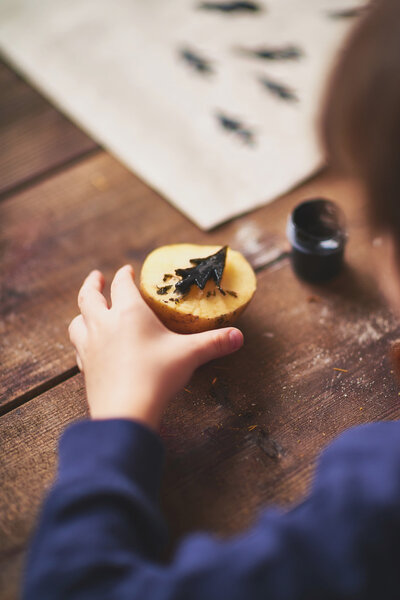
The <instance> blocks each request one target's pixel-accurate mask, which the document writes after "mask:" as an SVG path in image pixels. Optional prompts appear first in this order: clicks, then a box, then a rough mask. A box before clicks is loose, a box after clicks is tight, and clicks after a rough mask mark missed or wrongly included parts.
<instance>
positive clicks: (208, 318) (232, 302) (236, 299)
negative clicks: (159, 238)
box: [140, 244, 256, 333]
mask: <svg viewBox="0 0 400 600" xmlns="http://www.w3.org/2000/svg"><path fill="white" fill-rule="evenodd" d="M220 249H221V246H199V245H196V244H173V245H170V246H162V247H161V248H157V249H156V250H154V251H153V252H151V253H150V254H149V255H148V257H147V258H146V260H145V262H144V264H143V267H142V272H141V277H140V291H141V293H142V296H143V298H144V299H145V301H146V302H147V304H148V305H149V306H150V307H151V308H152V309H153V310H154V312H155V313H156V314H157V315H158V317H159V318H160V320H161V321H162V322H163V323H164V324H165V325H166V326H167V327H168V328H169V329H171V330H173V331H177V332H178V333H195V332H199V331H206V330H207V329H213V328H215V327H225V326H227V325H231V324H232V323H233V322H234V321H235V320H236V319H237V318H238V316H239V315H240V314H241V313H242V312H243V310H244V309H245V308H246V306H247V305H248V303H249V302H250V300H251V298H252V296H253V294H254V292H255V290H256V277H255V274H254V271H253V269H252V267H251V266H250V264H249V263H248V262H247V260H246V259H245V258H244V256H243V255H242V254H240V252H237V251H235V250H232V249H231V248H228V251H227V255H226V263H225V268H224V272H223V275H222V280H221V285H220V287H221V289H218V286H217V285H216V283H215V281H214V280H213V279H212V280H209V281H207V283H206V285H205V288H204V290H201V289H200V288H199V287H197V285H192V286H191V288H190V290H189V292H188V293H187V294H184V295H182V294H180V293H179V292H176V291H175V284H176V283H177V282H178V281H180V280H181V277H179V276H178V275H175V270H176V269H185V268H188V267H193V264H191V262H190V259H194V258H205V257H207V256H210V255H211V254H215V253H216V252H217V251H218V250H220ZM169 286H170V287H169Z"/></svg>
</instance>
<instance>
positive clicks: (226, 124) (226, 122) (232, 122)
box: [216, 112, 255, 146]
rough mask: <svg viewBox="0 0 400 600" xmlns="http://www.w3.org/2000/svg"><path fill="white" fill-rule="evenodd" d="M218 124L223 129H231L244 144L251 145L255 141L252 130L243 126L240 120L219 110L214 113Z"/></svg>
mask: <svg viewBox="0 0 400 600" xmlns="http://www.w3.org/2000/svg"><path fill="white" fill-rule="evenodd" d="M216 117H217V119H218V122H219V124H220V125H221V127H222V128H223V129H225V131H231V132H233V133H235V134H236V135H237V136H238V137H239V138H240V139H241V140H242V141H243V142H244V143H245V144H247V145H249V146H252V145H254V143H255V139H254V132H253V131H252V130H251V129H249V128H248V127H245V126H244V124H243V123H242V122H241V121H238V120H237V119H234V118H232V117H228V116H227V115H224V114H223V113H221V112H218V113H217V114H216Z"/></svg>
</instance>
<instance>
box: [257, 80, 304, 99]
mask: <svg viewBox="0 0 400 600" xmlns="http://www.w3.org/2000/svg"><path fill="white" fill-rule="evenodd" d="M259 81H260V83H261V85H263V86H264V88H265V89H267V90H268V91H269V92H271V94H273V95H274V96H277V97H278V98H281V100H286V101H288V102H297V101H298V97H297V95H296V93H295V92H294V91H293V90H291V89H290V88H289V87H287V86H286V85H283V84H282V83H278V82H277V81H273V80H272V79H270V78H269V77H265V76H263V77H260V79H259Z"/></svg>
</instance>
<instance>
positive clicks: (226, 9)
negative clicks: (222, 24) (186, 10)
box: [198, 2, 263, 13]
mask: <svg viewBox="0 0 400 600" xmlns="http://www.w3.org/2000/svg"><path fill="white" fill-rule="evenodd" d="M198 8H200V9H202V10H214V11H216V12H223V13H238V12H242V13H243V12H247V13H249V12H253V13H255V12H260V11H261V10H263V7H262V6H261V5H260V4H259V3H258V2H201V4H199V5H198Z"/></svg>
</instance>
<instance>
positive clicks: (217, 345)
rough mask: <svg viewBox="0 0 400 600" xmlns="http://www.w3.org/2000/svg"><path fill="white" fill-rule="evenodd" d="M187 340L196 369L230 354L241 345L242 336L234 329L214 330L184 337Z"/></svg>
mask: <svg viewBox="0 0 400 600" xmlns="http://www.w3.org/2000/svg"><path fill="white" fill-rule="evenodd" d="M184 339H186V340H187V342H185V343H187V344H188V351H189V352H190V353H191V354H192V356H193V358H194V360H195V366H196V367H198V366H200V365H202V364H204V363H206V362H208V361H210V360H213V359H215V358H221V357H222V356H225V355H226V354H231V353H232V352H235V351H236V350H239V348H240V347H241V346H242V345H243V334H242V332H241V331H239V329H236V328H235V327H226V328H225V329H214V330H212V331H205V332H204V333H195V334H192V335H188V336H184Z"/></svg>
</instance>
